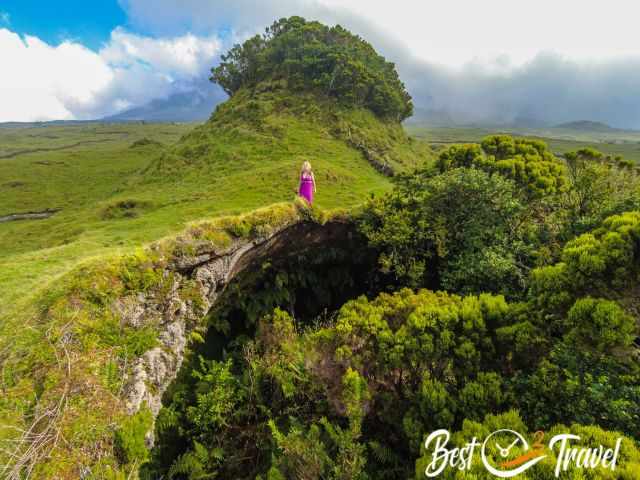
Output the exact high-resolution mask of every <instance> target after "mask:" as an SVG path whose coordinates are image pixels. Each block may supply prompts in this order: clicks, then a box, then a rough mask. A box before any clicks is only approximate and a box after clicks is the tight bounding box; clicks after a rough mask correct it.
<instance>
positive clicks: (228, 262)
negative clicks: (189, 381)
mask: <svg viewBox="0 0 640 480" xmlns="http://www.w3.org/2000/svg"><path fill="white" fill-rule="evenodd" d="M352 229H353V226H352V225H351V224H350V223H348V222H345V221H339V220H333V221H330V222H328V223H326V224H324V225H321V224H319V223H315V222H311V221H304V220H301V221H299V222H297V223H294V224H291V225H286V226H285V227H283V228H281V229H276V230H275V231H273V232H271V233H269V234H268V235H266V236H262V237H260V238H258V239H253V240H250V239H237V240H235V241H234V242H233V243H232V244H231V245H230V246H228V247H227V248H225V249H224V250H222V251H217V252H213V251H196V252H195V253H194V254H193V255H189V256H184V257H179V258H176V259H175V260H174V261H173V262H170V263H169V264H168V265H167V268H166V271H165V272H164V275H165V276H167V277H171V278H173V284H172V285H171V288H170V289H169V290H168V293H165V294H164V296H162V297H159V296H157V295H155V296H147V295H144V294H138V295H137V296H133V297H127V298H125V299H119V300H118V301H117V302H116V304H114V306H113V309H114V310H115V311H116V312H117V313H118V314H119V316H120V318H121V320H122V322H123V323H125V324H129V325H131V326H134V327H136V328H139V327H141V326H144V325H146V324H149V323H153V324H154V325H156V328H157V330H158V341H159V344H158V345H157V346H156V347H154V348H152V349H151V350H148V351H147V352H145V353H144V354H143V355H142V356H141V357H140V358H138V359H136V360H135V362H134V364H133V367H132V368H131V369H130V372H129V374H128V378H127V381H126V385H125V388H124V391H123V392H124V393H123V400H124V403H125V405H126V409H127V411H128V413H129V414H130V415H133V414H135V413H136V412H138V411H139V410H140V409H141V408H142V407H143V406H144V405H146V406H148V408H149V409H150V410H151V412H152V414H153V417H154V418H155V417H156V416H157V414H158V412H159V411H160V408H161V407H162V395H163V393H164V392H165V390H166V389H167V387H168V386H169V384H170V383H171V382H172V381H173V380H174V379H175V378H176V375H177V373H178V371H179V369H180V367H181V365H182V361H183V358H184V354H185V348H186V346H187V343H188V338H189V335H190V333H191V331H192V330H193V328H195V327H196V326H198V325H200V324H201V322H202V320H203V319H204V317H205V316H206V314H207V312H208V311H209V310H210V309H211V307H212V306H213V305H214V304H215V302H216V300H217V299H218V298H219V296H220V294H221V293H222V292H223V291H224V288H225V286H226V285H227V284H228V283H229V281H231V280H232V279H233V278H234V277H235V276H237V275H239V274H240V273H242V272H243V271H247V270H250V269H252V268H258V267H259V266H260V264H261V263H262V262H263V261H265V260H267V259H270V258H274V257H276V256H278V257H282V256H287V255H292V254H296V253H300V251H302V250H304V249H307V248H310V247H314V246H318V245H321V244H327V243H336V242H338V243H339V242H341V241H342V240H344V239H347V238H349V237H350V236H351V235H352ZM185 287H189V289H190V292H191V296H190V297H189V299H186V300H185V299H184V298H183V296H181V295H180V291H181V290H182V289H183V288H185ZM147 443H148V445H149V446H151V445H152V444H153V438H152V432H149V434H148V435H147Z"/></svg>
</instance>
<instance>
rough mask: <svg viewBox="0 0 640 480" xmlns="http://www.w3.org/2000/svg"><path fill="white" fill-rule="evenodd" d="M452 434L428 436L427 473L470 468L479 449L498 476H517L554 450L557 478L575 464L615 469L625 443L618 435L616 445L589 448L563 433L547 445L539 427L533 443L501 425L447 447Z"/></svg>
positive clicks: (432, 475)
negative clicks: (429, 457)
mask: <svg viewBox="0 0 640 480" xmlns="http://www.w3.org/2000/svg"><path fill="white" fill-rule="evenodd" d="M450 437H451V435H450V434H449V431H448V430H444V429H440V430H436V431H435V432H433V433H431V434H430V435H429V437H427V439H426V440H425V445H424V446H425V449H426V450H427V452H430V451H433V453H432V455H431V462H430V463H429V464H428V466H427V468H426V469H425V474H426V476H427V477H437V476H438V475H440V474H441V473H442V472H443V471H444V470H445V468H447V467H449V468H457V469H458V470H469V469H470V468H471V465H472V463H473V461H474V456H475V455H476V454H477V453H478V451H479V455H480V459H481V461H482V465H483V466H484V468H486V470H487V471H488V472H489V473H491V474H493V475H495V476H496V477H499V478H510V477H515V476H516V475H519V474H521V473H523V472H525V471H527V470H529V469H530V468H531V467H533V466H534V465H536V464H537V463H539V462H541V461H542V460H544V459H545V458H547V457H548V456H549V454H550V453H551V452H554V453H556V455H557V459H556V464H555V476H556V478H558V477H559V476H560V473H561V472H564V471H567V470H568V469H569V468H570V467H572V466H573V467H575V468H579V469H595V468H604V469H609V470H615V468H616V463H617V461H618V455H619V453H620V445H621V443H622V438H618V439H617V440H616V444H615V447H614V448H605V447H604V446H602V445H600V446H598V447H596V448H586V447H580V446H576V444H575V442H579V441H580V437H579V436H578V435H573V434H571V433H562V434H558V435H554V436H553V437H551V439H550V440H549V444H548V445H545V444H544V443H543V440H544V432H542V431H538V432H536V433H535V434H534V436H533V439H532V443H531V445H530V444H529V442H528V441H527V439H526V438H525V436H524V435H521V434H520V433H518V432H516V431H514V430H509V429H501V430H497V431H495V432H493V433H492V434H490V435H489V436H487V437H486V438H485V439H484V442H482V444H480V442H479V441H478V439H477V437H473V439H472V440H471V441H470V442H468V443H467V444H466V445H465V446H464V447H453V448H448V447H447V444H448V443H449V439H450ZM572 442H573V443H572Z"/></svg>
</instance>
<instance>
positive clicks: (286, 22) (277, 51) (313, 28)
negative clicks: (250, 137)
mask: <svg viewBox="0 0 640 480" xmlns="http://www.w3.org/2000/svg"><path fill="white" fill-rule="evenodd" d="M211 80H212V81H213V82H216V83H218V84H219V85H220V86H222V88H223V89H224V90H225V91H226V92H227V93H228V94H229V95H233V94H235V93H236V92H238V91H239V90H240V89H242V88H255V87H257V86H258V85H259V84H260V83H261V82H273V81H279V80H282V81H283V82H285V83H286V85H287V86H288V88H289V89H291V90H294V91H299V90H313V91H318V92H321V93H322V94H325V95H328V96H332V97H336V98H338V99H339V100H340V101H341V102H343V103H345V104H347V105H354V106H364V107H366V108H369V109H370V110H372V111H373V112H374V113H376V114H377V115H379V116H380V117H384V118H392V119H394V120H396V121H401V120H404V119H405V118H407V117H409V116H411V114H412V113H413V105H412V103H411V97H410V95H409V93H408V92H407V91H406V89H405V87H404V85H403V83H402V82H401V81H400V79H399V78H398V74H397V73H396V70H395V68H394V65H393V64H392V63H389V62H387V61H386V60H385V59H384V57H382V56H380V55H378V54H377V53H376V51H375V50H374V49H373V47H372V46H371V45H370V44H369V43H367V42H366V41H364V40H363V39H361V38H360V37H358V36H355V35H353V34H351V33H350V32H349V31H348V30H346V29H344V28H342V27H341V26H339V25H337V26H335V27H327V26H325V25H322V24H321V23H319V22H307V21H306V20H304V19H303V18H301V17H290V18H283V19H281V20H279V21H277V22H275V23H273V24H272V25H271V26H270V27H268V28H267V29H266V31H265V34H264V35H256V36H255V37H252V38H250V39H249V40H247V41H245V42H244V43H243V44H242V45H235V46H234V47H233V48H232V49H231V50H230V51H229V52H228V53H227V54H226V55H223V56H222V62H220V65H219V66H217V67H216V68H214V69H213V70H212V76H211ZM257 106H258V105H257V104H256V107H257ZM247 113H249V114H250V113H251V110H248V111H247ZM251 117H252V118H258V117H257V116H254V115H251Z"/></svg>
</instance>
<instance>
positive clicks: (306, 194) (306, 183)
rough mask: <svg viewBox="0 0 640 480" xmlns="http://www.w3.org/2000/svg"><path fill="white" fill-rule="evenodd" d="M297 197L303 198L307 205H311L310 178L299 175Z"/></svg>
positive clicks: (311, 184) (311, 187) (311, 182)
mask: <svg viewBox="0 0 640 480" xmlns="http://www.w3.org/2000/svg"><path fill="white" fill-rule="evenodd" d="M298 195H300V196H301V197H303V198H304V199H306V200H307V202H309V203H313V179H312V178H311V177H308V176H305V175H304V174H301V175H300V188H299V189H298Z"/></svg>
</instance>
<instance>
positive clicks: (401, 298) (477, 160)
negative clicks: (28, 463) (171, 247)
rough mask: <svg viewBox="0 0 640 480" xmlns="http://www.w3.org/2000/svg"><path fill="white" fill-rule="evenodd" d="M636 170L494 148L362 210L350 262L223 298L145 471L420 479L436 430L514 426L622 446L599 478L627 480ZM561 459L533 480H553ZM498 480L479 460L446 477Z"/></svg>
mask: <svg viewBox="0 0 640 480" xmlns="http://www.w3.org/2000/svg"><path fill="white" fill-rule="evenodd" d="M469 155H470V156H469ZM501 162H503V163H501ZM521 162H524V163H523V165H524V167H522V168H521V166H518V165H519V164H520V163H521ZM572 162H584V165H577V164H573V163H572ZM507 165H512V166H514V165H515V167H514V168H507V167H506V166H507ZM591 171H598V172H600V175H601V176H600V175H599V176H597V177H590V175H591V173H588V174H587V173H583V172H591ZM624 171H626V166H625V165H622V164H620V165H619V164H608V163H606V162H602V161H601V160H600V159H599V158H598V156H597V154H595V153H593V152H588V151H581V152H576V153H575V154H569V155H567V160H566V162H565V163H562V162H561V161H560V160H558V159H556V158H555V157H553V155H551V154H550V152H549V151H548V149H547V147H546V146H545V145H544V144H542V143H540V142H530V141H526V140H513V139H510V138H508V137H503V136H501V137H491V138H488V139H487V140H485V141H484V142H483V144H482V147H477V146H464V147H457V146H454V147H451V148H449V149H447V150H445V151H444V152H443V153H442V154H441V156H440V159H439V161H438V162H436V164H435V165H425V167H424V168H422V169H419V170H417V171H416V172H415V173H413V174H409V175H404V176H401V177H400V178H398V179H397V181H396V186H395V188H394V191H393V192H391V193H389V194H387V195H385V196H383V197H380V198H374V199H372V200H371V201H370V202H369V203H368V205H367V206H366V207H365V208H364V210H363V212H362V213H361V215H360V216H359V220H358V228H359V230H360V232H361V233H362V234H363V235H364V237H365V239H366V244H358V241H363V240H358V241H356V242H355V243H353V244H352V245H350V246H349V247H346V246H345V247H344V248H347V250H351V251H352V252H354V253H353V255H349V254H348V253H346V256H345V252H344V251H343V252H342V256H339V257H334V256H333V255H332V254H331V253H330V250H327V252H326V253H325V254H323V255H317V258H316V260H317V261H316V262H309V261H308V259H304V258H300V259H297V260H290V261H289V262H288V263H287V265H281V266H279V267H278V266H274V265H271V264H268V265H266V266H265V267H264V268H263V270H262V272H255V273H253V274H252V276H250V277H247V279H246V280H245V282H244V283H241V284H238V286H237V287H236V288H234V287H233V286H232V287H231V288H230V290H229V292H230V293H229V297H228V299H229V302H230V304H229V306H228V307H227V309H226V310H223V311H221V312H219V314H218V315H219V318H217V320H216V321H215V322H214V325H215V326H216V327H217V328H218V329H219V331H220V332H221V333H220V335H222V337H221V336H220V335H218V336H217V337H216V342H217V345H218V348H216V349H215V353H214V354H212V353H211V351H208V352H207V351H206V349H205V350H203V351H194V353H193V355H192V357H191V359H190V361H189V362H190V366H191V368H190V369H188V370H187V371H186V372H183V374H182V376H181V378H180V379H179V382H178V383H177V384H176V385H175V386H174V388H173V389H172V391H171V393H170V398H169V399H168V401H167V403H166V406H165V408H164V409H163V410H162V411H161V413H160V417H159V419H158V422H157V425H156V433H157V448H156V449H154V451H153V455H152V458H151V460H150V462H149V463H147V464H146V465H145V466H144V468H143V470H142V472H143V477H145V476H146V477H145V478H157V477H159V476H160V475H165V476H166V477H167V478H172V479H189V480H191V479H199V478H251V479H254V478H255V479H258V478H260V479H269V480H274V479H307V478H309V479H311V478H313V479H315V478H326V479H345V480H346V479H406V478H416V479H419V478H424V469H425V468H426V465H427V464H428V462H429V461H430V458H432V457H431V453H432V452H426V451H425V450H424V440H425V437H426V435H428V434H429V433H430V432H432V431H434V430H436V429H441V428H445V429H448V430H449V431H451V432H455V433H454V434H453V435H452V442H453V443H454V444H458V445H460V446H462V445H464V443H465V442H467V441H469V440H470V439H471V437H473V436H483V435H484V436H486V435H488V434H489V433H490V432H492V431H495V430H498V429H500V428H514V429H516V430H518V431H520V432H522V433H526V432H534V431H536V430H539V429H543V430H545V431H546V432H548V434H549V435H553V433H554V432H558V433H559V432H567V431H571V432H573V433H576V434H578V435H581V436H582V437H583V438H584V442H585V443H586V445H587V446H589V445H591V446H596V445H597V444H603V445H605V446H608V447H612V446H613V445H614V444H615V441H616V439H617V438H618V437H620V436H624V438H623V443H622V445H623V446H622V458H623V461H621V464H620V468H619V469H618V470H616V471H615V472H605V473H602V472H600V471H595V473H594V474H595V475H596V476H595V477H593V478H600V477H598V475H600V473H602V474H603V475H609V476H608V477H606V478H612V479H614V478H615V479H618V478H619V479H626V478H632V474H633V472H635V471H636V469H637V468H638V467H639V464H640V452H639V451H638V446H637V443H636V441H637V439H638V438H640V362H639V357H640V355H639V352H638V349H637V346H636V345H635V343H634V342H636V339H637V336H638V333H639V329H638V312H639V311H640V301H639V300H638V295H637V291H638V286H637V285H638V281H639V280H640V213H638V212H637V211H632V212H626V213H622V212H623V211H624V210H625V209H626V207H628V206H633V205H637V202H638V201H639V198H638V196H639V191H638V182H637V179H636V178H635V176H633V175H623V172H624ZM514 172H515V174H514ZM627 173H628V172H627ZM584 175H587V177H586V178H591V180H592V181H590V182H588V181H586V180H585V178H583V176H584ZM576 199H580V201H577V202H576ZM570 205H579V207H577V208H568V206H570ZM606 214H613V215H612V216H610V217H608V218H605V215H606ZM587 225H595V226H596V228H593V229H592V230H590V231H586V232H582V230H583V229H584V228H585V226H587ZM576 234H578V235H577V236H576ZM567 237H568V241H566V240H564V239H565V238H567ZM314 255H316V254H314ZM349 257H353V259H354V260H352V261H354V262H355V263H353V264H352V265H351V267H349V262H348V259H349ZM314 258H315V257H314ZM332 258H333V260H332ZM336 259H337V260H338V262H337V263H332V262H334V260H336ZM355 259H359V260H357V261H356V260H355ZM376 260H377V263H376ZM366 262H371V263H373V264H374V265H371V263H370V264H369V265H370V267H369V268H367V267H366ZM323 263H324V267H323V266H322V265H323ZM356 264H357V265H358V267H357V270H356V269H354V266H355V265H356ZM374 267H377V269H378V270H379V271H378V273H375V272H373V271H372V270H371V269H370V268H374ZM357 275H359V279H358V281H356V282H354V279H355V278H356V276H357ZM314 285H315V286H316V287H317V288H315V289H316V290H317V291H318V292H319V297H318V298H309V299H308V300H307V301H304V300H303V297H304V295H307V296H309V295H313V291H314ZM354 285H361V286H364V285H367V288H366V291H367V293H368V294H369V298H367V297H365V296H359V297H357V298H355V299H352V300H349V301H347V302H346V303H344V304H343V305H342V306H341V307H339V308H337V310H336V311H334V312H331V311H330V312H327V311H324V312H322V314H319V309H320V308H321V305H322V303H323V301H322V300H320V302H319V303H318V302H316V300H318V299H321V298H326V300H325V301H324V302H325V303H326V304H331V305H332V308H336V306H337V302H336V299H337V297H336V296H335V295H336V293H337V292H343V293H344V297H349V298H353V294H354V293H355V291H354V290H353V286H354ZM406 287H410V288H411V289H409V288H406ZM425 287H426V288H425ZM301 289H302V290H301ZM372 289H373V290H375V292H377V293H374V292H372ZM384 290H389V293H385V292H384ZM301 292H304V295H301ZM332 292H333V293H332ZM347 292H350V293H347ZM381 292H382V293H381ZM331 299H333V300H331ZM301 300H302V305H305V304H306V305H307V306H308V307H310V308H301V307H300V305H301V304H300V301H301ZM273 307H276V308H275V309H273ZM277 307H280V308H277ZM238 312H241V313H242V314H241V315H239V314H238ZM238 320H242V321H244V322H248V324H249V325H251V326H252V328H251V329H250V330H251V331H248V330H246V329H245V330H243V331H242V332H241V333H239V332H238V331H237V325H238V323H237V322H238ZM234 321H235V322H236V323H235V326H236V332H235V333H234V323H233V322H234ZM225 322H226V323H225ZM256 322H257V323H256ZM256 325H257V328H255V335H254V334H253V333H254V332H253V330H254V327H255V326H256ZM521 453H522V452H521ZM489 454H490V456H491V455H493V456H494V457H495V456H496V455H497V452H495V451H492V452H489ZM492 458H493V457H492ZM555 460H556V457H555V454H551V455H550V456H549V458H548V459H546V460H545V461H544V462H542V463H540V464H539V465H538V466H536V467H535V468H534V469H532V470H531V471H530V472H528V474H527V475H529V476H528V477H527V478H532V479H547V478H551V477H552V476H553V467H554V462H555ZM572 468H573V467H572ZM583 473H584V472H581V471H578V470H576V469H575V468H573V469H572V470H571V469H570V471H569V472H568V473H567V475H573V477H571V478H582V477H581V475H582V474H583ZM488 475H489V474H487V473H486V472H485V471H484V470H483V469H482V466H481V464H480V463H479V461H478V462H477V463H476V464H474V465H473V468H471V469H470V470H469V471H468V472H456V471H455V470H454V469H449V470H448V471H447V472H446V473H445V474H444V477H443V478H465V479H466V478H468V479H478V478H481V479H484V478H491V477H489V476H488ZM585 478H591V477H585Z"/></svg>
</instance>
